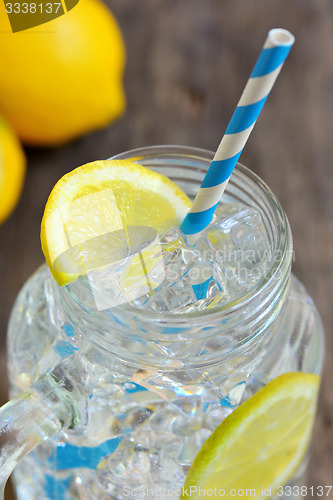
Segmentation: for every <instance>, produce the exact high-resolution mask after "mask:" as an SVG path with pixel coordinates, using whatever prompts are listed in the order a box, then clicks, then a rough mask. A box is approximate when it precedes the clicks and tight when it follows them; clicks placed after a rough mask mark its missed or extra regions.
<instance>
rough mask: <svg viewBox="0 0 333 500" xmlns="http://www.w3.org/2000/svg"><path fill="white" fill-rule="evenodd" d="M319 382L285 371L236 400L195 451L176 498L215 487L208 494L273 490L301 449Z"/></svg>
mask: <svg viewBox="0 0 333 500" xmlns="http://www.w3.org/2000/svg"><path fill="white" fill-rule="evenodd" d="M319 383H320V377H319V376H318V375H314V374H308V373H299V372H297V373H296V372H295V373H294V372H292V373H286V374H284V375H281V376H280V377H277V378H276V379H274V380H272V381H271V382H270V383H269V384H267V385H266V386H265V387H263V388H262V389H261V390H259V391H258V392H257V393H256V394H254V396H252V397H251V398H250V399H248V400H247V401H245V402H244V403H243V404H242V405H240V406H239V407H238V408H237V409H236V410H235V411H234V412H233V413H231V414H230V415H229V416H228V417H227V418H226V419H225V420H224V421H223V422H222V423H221V424H220V425H219V426H218V427H217V429H215V431H214V432H213V434H212V435H211V436H210V437H209V438H208V439H207V441H206V442H205V444H204V445H203V447H202V448H201V450H200V451H199V453H198V455H197V456H196V458H195V460H194V462H193V464H192V466H191V468H190V470H189V473H188V475H187V477H186V480H185V484H184V490H183V493H182V498H186V496H189V494H190V493H191V495H190V496H191V499H192V500H193V499H196V498H201V497H202V496H203V491H205V492H207V495H208V494H209V493H210V492H211V491H208V490H213V491H214V489H215V488H216V490H215V491H216V492H217V493H215V494H213V496H226V497H227V496H229V497H230V496H234V497H235V498H238V497H239V496H251V498H264V497H265V493H263V492H264V491H265V492H266V498H267V490H268V491H270V492H271V495H272V496H273V495H274V494H275V493H276V490H277V488H278V486H284V485H285V484H286V483H287V482H288V481H289V480H290V479H291V477H292V475H293V474H294V473H295V471H296V469H297V468H298V466H299V465H300V463H301V461H302V459H303V457H304V455H305V452H306V450H307V447H308V444H309V441H310V436H311V431H312V427H313V422H314V417H315V412H316V406H317V396H318V389H319ZM199 488H201V489H202V491H201V492H200V489H199ZM219 490H220V494H219ZM246 492H247V493H246ZM187 494H188V495H187ZM210 496H212V495H210Z"/></svg>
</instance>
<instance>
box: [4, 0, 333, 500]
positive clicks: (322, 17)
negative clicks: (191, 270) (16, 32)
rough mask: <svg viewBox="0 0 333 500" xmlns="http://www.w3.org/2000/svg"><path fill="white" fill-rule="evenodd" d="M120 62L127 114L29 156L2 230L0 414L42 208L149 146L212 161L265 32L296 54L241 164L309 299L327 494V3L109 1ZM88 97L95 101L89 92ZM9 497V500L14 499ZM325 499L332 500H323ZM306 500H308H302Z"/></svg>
mask: <svg viewBox="0 0 333 500" xmlns="http://www.w3.org/2000/svg"><path fill="white" fill-rule="evenodd" d="M108 4H109V6H110V7H111V6H112V9H113V12H114V13H115V14H116V16H117V18H118V20H119V22H120V25H121V26H122V29H123V33H124V37H125V40H126V45H127V51H128V61H127V68H126V75H125V88H126V93H127V99H128V104H127V111H126V114H125V115H124V116H123V117H122V118H121V119H120V120H119V121H118V122H117V123H115V124H114V125H111V126H110V127H108V128H106V129H104V130H101V131H98V132H95V133H92V134H89V135H87V136H85V137H82V138H80V139H78V140H76V141H75V142H72V143H71V144H68V145H66V146H64V147H61V148H58V149H49V150H48V149H44V150H37V149H33V150H32V149H28V150H27V155H28V160H29V168H28V174H27V179H26V183H25V188H24V192H23V196H22V199H21V201H20V204H19V206H18V208H17V209H16V211H15V213H14V214H13V216H12V217H11V218H10V220H8V221H7V222H6V223H5V224H4V225H3V226H2V227H1V228H0V241H1V246H0V276H1V280H2V286H1V292H0V293H1V300H0V304H1V307H0V361H1V364H0V402H1V403H4V402H5V401H6V398H7V379H6V367H5V362H6V351H5V337H6V327H7V321H8V316H9V312H10V309H11V307H12V305H13V301H14V299H15V296H16V295H17V292H18V291H19V289H20V287H21V286H22V285H23V283H24V281H25V280H26V279H27V277H28V276H29V275H30V274H31V273H32V272H33V271H34V269H35V268H36V267H37V266H38V265H39V264H40V263H41V262H42V261H43V257H42V253H41V250H40V245H39V225H40V220H41V216H42V212H43V207H44V204H45V201H46V199H47V196H48V194H49V192H50V190H51V188H52V186H53V185H54V183H55V182H56V181H57V179H58V178H59V177H60V176H61V175H63V174H64V173H65V172H68V171H69V170H71V169H72V168H73V167H76V166H78V165H81V164H83V163H86V162H88V161H91V160H95V159H101V158H107V157H110V156H112V155H113V154H116V153H118V152H121V151H125V150H128V149H131V148H135V147H139V146H146V145H150V144H185V145H191V146H199V147H202V148H207V149H212V150H214V149H215V148H216V146H217V144H218V143H219V140H220V137H221V135H222V133H223V131H224V130H225V127H226V125H227V122H228V120H229V118H230V116H231V114H232V111H233V109H234V107H235V105H236V104H237V101H238V99H239V97H240V94H241V91H242V89H243V87H244V84H245V82H246V80H247V78H248V76H249V74H250V71H251V69H252V66H253V64H254V61H255V59H256V57H257V55H258V53H259V51H260V48H261V45H262V43H263V41H264V39H265V35H266V33H267V31H268V29H270V28H272V27H285V28H287V29H290V30H291V31H292V32H293V33H294V34H295V37H296V44H295V46H294V48H293V50H292V52H291V54H290V56H289V59H288V61H287V63H286V65H285V67H284V69H283V71H282V74H281V75H280V77H279V79H278V82H277V84H276V85H275V87H274V89H273V91H272V93H271V95H270V97H269V99H268V102H267V103H266V105H265V108H264V111H263V113H262V115H261V117H260V119H259V121H258V123H257V125H256V127H255V130H254V132H253V133H252V135H251V138H250V140H249V142H248V144H247V146H246V149H245V151H244V153H243V155H242V158H241V160H242V162H243V163H244V164H245V165H247V166H248V167H250V168H251V169H252V170H254V171H255V172H256V173H258V174H259V175H260V176H261V177H262V178H263V179H264V180H265V181H266V182H267V183H268V184H269V185H270V186H271V187H272V189H273V191H274V192H275V193H276V194H277V196H278V197H279V199H280V200H281V202H282V205H283V207H284V209H285V211H286V213H287V215H288V218H289V220H290V223H291V227H292V231H293V235H294V247H295V253H296V259H295V263H294V267H293V270H294V272H295V274H296V275H297V276H298V277H299V278H300V279H301V280H302V281H303V283H304V284H305V285H306V287H307V289H308V291H309V293H310V294H311V296H312V297H313V298H314V300H315V302H316V304H317V306H318V308H319V310H320V313H321V316H322V319H323V323H324V328H325V332H326V342H327V344H326V363H325V373H324V378H323V384H322V391H321V398H320V404H319V414H318V418H317V422H316V429H315V434H314V442H313V453H312V460H311V464H310V482H309V484H311V485H330V484H332V483H333V474H332V460H333V425H332V418H333V386H332V377H333V338H332V326H333V307H332V297H333V287H332V283H333V266H332V261H333V259H332V253H333V225H332V219H333V168H332V159H333V133H332V130H333V60H332V56H331V51H332V50H333V29H332V18H333V3H332V2H330V0H321V1H320V2H313V0H246V1H244V0H224V1H221V0H205V1H204V0H201V1H200V0H168V1H162V0H160V1H158V0H141V1H140V2H134V1H130V0H108ZM92 92H93V89H92ZM12 495H13V494H12V491H11V489H10V488H7V496H6V498H7V499H12V498H14V497H13V496H12ZM331 496H332V497H333V493H331ZM309 498H310V497H309Z"/></svg>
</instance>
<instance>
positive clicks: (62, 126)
mask: <svg viewBox="0 0 333 500" xmlns="http://www.w3.org/2000/svg"><path fill="white" fill-rule="evenodd" d="M0 60H1V64H0V112H1V113H2V114H3V115H4V116H5V117H6V118H7V119H8V121H9V122H10V123H11V125H12V126H13V128H14V129H15V130H16V132H17V134H18V135H19V137H20V138H21V139H22V141H23V142H24V143H26V144H31V145H37V146H39V145H41V146H52V145H58V144H61V143H63V142H66V141H68V140H70V139H72V138H74V137H77V136H79V135H81V134H83V133H86V132H89V131H91V130H94V129H97V128H100V127H103V126H105V125H106V124H108V123H109V122H111V121H112V120H113V119H115V118H116V117H118V116H119V115H120V114H121V113H122V112H123V110H124V107H125V96H124V91H123V87H122V76H123V70H124V63H125V46H124V42H123V39H122V35H121V32H120V29H119V26H118V24H117V22H116V20H115V18H114V17H113V15H112V14H111V12H110V11H109V10H108V9H107V7H106V6H105V5H104V4H102V3H101V2H100V1H99V0H80V1H79V3H78V4H77V5H76V7H74V8H73V9H72V10H70V11H69V12H67V13H66V14H65V15H62V16H61V17H58V18H57V19H54V20H53V21H50V22H48V23H46V24H44V25H40V26H37V27H35V28H31V29H28V30H25V31H21V32H18V33H12V32H11V28H10V24H9V20H8V18H7V16H6V12H5V10H4V6H3V4H2V2H0Z"/></svg>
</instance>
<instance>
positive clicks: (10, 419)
mask: <svg viewBox="0 0 333 500" xmlns="http://www.w3.org/2000/svg"><path fill="white" fill-rule="evenodd" d="M58 375H59V368H58V369H55V370H54V371H53V372H52V373H49V374H47V375H44V376H43V377H41V378H40V379H39V380H37V382H36V383H35V384H34V386H33V387H32V388H31V389H28V390H27V391H25V392H23V393H21V394H19V395H18V396H17V397H15V398H14V399H12V400H11V401H9V402H8V403H6V404H5V405H4V406H2V408H0V500H3V498H4V490H5V485H6V482H7V480H8V478H9V476H10V474H11V473H12V471H13V470H14V468H15V466H16V464H17V463H18V462H19V461H20V460H21V458H23V457H24V456H25V455H26V454H27V453H29V452H30V451H31V450H32V449H33V448H35V447H36V446H37V445H39V444H40V443H41V442H42V441H43V440H44V439H46V438H49V437H52V436H54V435H55V434H56V433H57V432H59V431H60V430H61V429H64V428H70V427H71V428H73V427H74V426H75V425H76V423H77V422H78V421H79V420H80V413H79V410H78V404H77V403H78V401H77V397H78V393H77V391H73V390H71V391H69V390H68V383H67V387H66V388H64V385H65V386H66V384H64V383H63V382H64V378H63V377H62V378H61V379H59V376H58ZM71 389H73V385H71Z"/></svg>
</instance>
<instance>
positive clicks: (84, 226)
mask: <svg viewBox="0 0 333 500" xmlns="http://www.w3.org/2000/svg"><path fill="white" fill-rule="evenodd" d="M190 206H191V201H190V199H189V198H188V197H187V195H186V194H185V193H184V192H183V191H182V190H181V189H180V188H179V187H178V186H177V185H176V184H175V183H173V182H172V181H171V180H170V179H168V178H167V177H165V176H163V175H161V174H159V173H157V172H154V171H152V170H150V169H148V168H146V167H143V166H141V165H138V164H136V163H133V162H131V161H127V160H107V161H96V162H93V163H88V164H86V165H83V166H82V167H78V168H76V169H75V170H72V171H71V172H69V173H68V174H66V175H64V176H63V177H62V178H61V179H60V180H59V181H58V182H57V184H56V185H55V186H54V188H53V190H52V192H51V194H50V196H49V198H48V201H47V203H46V206H45V211H44V215H43V220H42V224H41V244H42V250H43V253H44V256H45V259H46V262H47V264H48V266H49V268H50V270H51V272H52V274H53V276H54V278H55V279H56V281H57V282H58V284H60V285H66V284H68V283H70V282H71V281H73V280H75V279H76V278H77V277H78V276H79V275H81V274H85V273H86V272H87V271H88V270H91V269H94V267H98V266H101V265H103V263H104V260H105V257H106V256H107V258H111V257H112V258H113V259H120V258H122V256H123V255H124V252H126V249H128V236H129V234H130V233H131V232H132V233H131V234H133V233H134V232H135V231H133V228H134V229H135V228H139V229H140V231H141V232H140V238H141V240H142V241H143V240H144V239H145V238H147V239H149V238H153V236H154V235H156V234H160V233H161V232H162V231H164V230H166V229H168V228H170V227H172V226H177V225H179V224H180V223H181V221H182V220H183V218H184V217H185V214H186V211H187V209H188V208H189V207H190ZM135 234H136V238H137V237H138V236H137V234H138V231H136V233H135ZM140 238H139V239H140ZM131 241H133V238H132V240H131ZM139 243H140V242H138V243H137V246H139ZM110 256H111V257H110ZM105 262H106V261H105Z"/></svg>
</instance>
